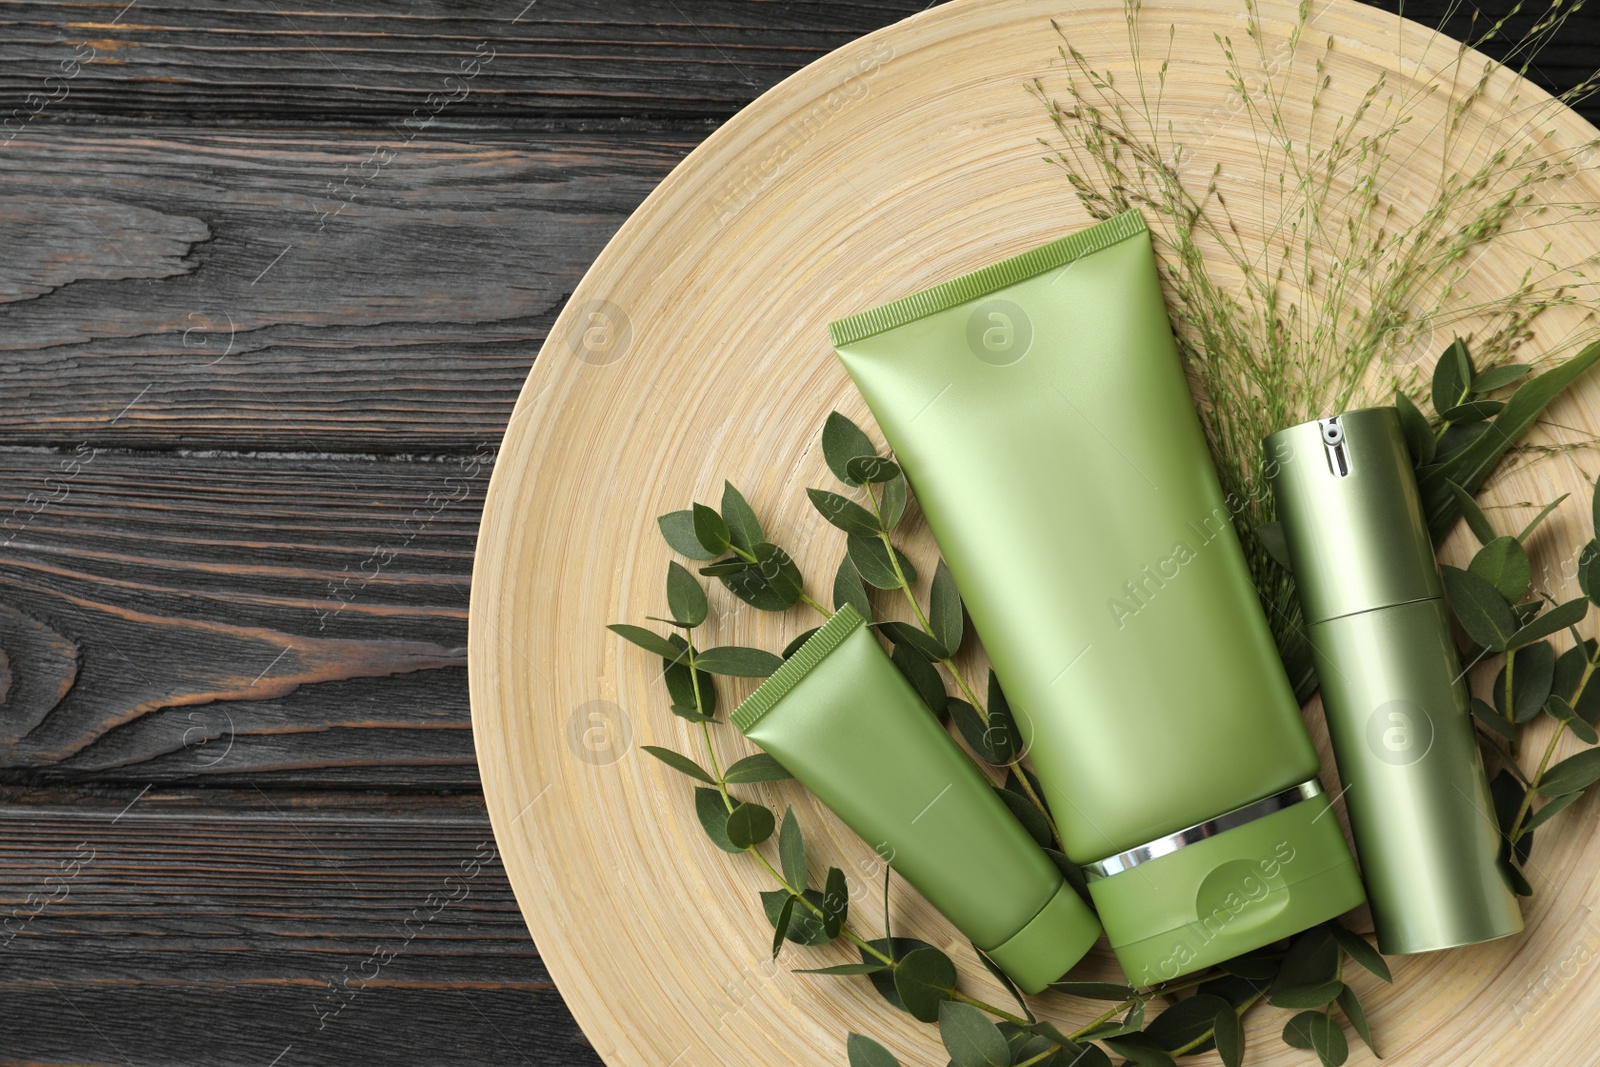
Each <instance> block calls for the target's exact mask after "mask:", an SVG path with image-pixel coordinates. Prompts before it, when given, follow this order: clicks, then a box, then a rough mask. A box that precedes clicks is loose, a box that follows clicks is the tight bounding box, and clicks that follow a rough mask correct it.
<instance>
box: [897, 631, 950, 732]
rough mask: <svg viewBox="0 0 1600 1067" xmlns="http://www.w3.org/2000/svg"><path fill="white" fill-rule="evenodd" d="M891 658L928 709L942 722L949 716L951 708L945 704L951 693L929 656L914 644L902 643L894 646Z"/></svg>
mask: <svg viewBox="0 0 1600 1067" xmlns="http://www.w3.org/2000/svg"><path fill="white" fill-rule="evenodd" d="M889 658H890V660H892V661H893V662H894V665H895V666H896V667H898V668H900V673H901V674H902V675H904V676H905V679H906V681H908V682H910V683H911V688H912V689H914V690H916V693H917V696H919V697H921V698H922V702H923V703H924V704H926V705H927V706H928V710H929V711H931V712H933V713H934V715H936V716H937V717H938V718H939V720H940V721H941V722H942V721H944V720H945V719H946V718H947V717H948V716H949V709H948V708H947V707H946V706H945V704H946V701H947V700H948V699H949V694H948V692H947V691H946V690H945V687H944V679H943V678H942V677H940V675H939V672H938V670H937V669H935V667H934V666H933V664H932V663H931V662H929V660H928V657H927V656H925V655H923V654H922V653H921V652H919V651H918V650H917V649H916V648H915V647H914V646H913V645H911V644H909V643H902V644H897V645H895V646H894V654H893V655H891V656H890V657H889Z"/></svg>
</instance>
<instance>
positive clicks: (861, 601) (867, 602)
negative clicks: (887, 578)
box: [833, 555, 872, 622]
mask: <svg viewBox="0 0 1600 1067" xmlns="http://www.w3.org/2000/svg"><path fill="white" fill-rule="evenodd" d="M846 604H849V605H850V606H851V607H853V608H855V609H856V611H857V612H858V613H859V614H860V616H861V617H862V618H863V619H866V620H867V621H868V622H870V621H872V598H871V597H869V596H867V587H866V584H865V583H863V582H862V581H861V575H860V574H859V573H858V572H857V571H856V565H855V564H854V563H852V562H850V557H849V556H848V555H847V556H845V557H844V558H843V559H841V560H840V561H839V569H838V570H837V571H836V572H835V573H834V576H833V608H834V610H835V611H837V610H839V609H840V608H842V607H844V606H845V605H846Z"/></svg>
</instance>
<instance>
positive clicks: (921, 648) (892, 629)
mask: <svg viewBox="0 0 1600 1067" xmlns="http://www.w3.org/2000/svg"><path fill="white" fill-rule="evenodd" d="M878 630H879V632H881V633H882V634H883V636H885V637H887V638H888V639H889V640H890V641H893V642H894V643H895V644H896V645H910V646H911V647H912V648H914V649H916V650H917V651H918V652H921V653H922V654H923V655H924V656H926V657H927V658H928V659H929V660H932V661H935V662H937V661H939V660H944V659H949V658H950V650H949V649H947V648H945V647H944V646H943V645H941V644H940V643H939V642H938V640H937V639H936V638H934V637H931V636H929V634H928V633H927V632H926V631H924V630H921V629H919V628H918V627H915V626H913V625H911V624H910V623H908V622H900V621H899V620H890V621H888V622H882V623H879V624H878Z"/></svg>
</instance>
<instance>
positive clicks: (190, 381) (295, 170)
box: [0, 128, 691, 453]
mask: <svg viewBox="0 0 1600 1067" xmlns="http://www.w3.org/2000/svg"><path fill="white" fill-rule="evenodd" d="M690 146H691V145H690V142H687V141H685V140H684V139H683V138H681V137H680V138H668V139H666V140H661V141H652V140H649V139H633V140H624V139H621V138H616V137H582V138H579V137H574V138H570V139H566V140H561V141H552V140H549V139H544V140H540V141H534V142H530V143H527V144H525V145H522V146H520V147H518V148H515V149H512V148H508V147H506V146H503V145H499V146H495V145H487V146H485V145H474V144H470V143H466V142H461V141H438V140H433V139H430V140H428V141H426V142H424V141H412V142H410V143H409V144H403V143H401V142H400V141H399V139H397V138H388V139H384V138H382V137H377V136H370V135H369V136H360V135H349V134H346V135H341V136H339V137H325V136H317V135H310V134H303V133H282V134H274V135H271V136H267V137H249V138H246V137H242V136H240V135H238V134H224V133H207V132H196V131H189V130H184V129H181V128H161V129H144V130H141V131H139V132H137V133H131V132H123V131H108V132H100V133H94V134H86V133H84V132H82V131H72V130H65V129H60V128H51V129H44V128H41V129H37V130H29V131H28V132H27V133H26V134H25V135H24V136H21V137H19V138H18V139H17V140H16V141H14V142H13V143H12V144H10V145H8V146H7V147H6V148H5V150H4V151H3V152H0V183H3V184H0V189H4V190H7V191H8V192H9V193H10V194H11V195H8V196H0V228H3V229H4V231H5V232H6V233H8V234H12V233H15V234H16V235H17V236H16V239H15V240H14V241H13V242H11V243H10V244H9V249H8V254H7V256H6V257H5V261H4V263H3V264H0V295H4V294H12V299H11V302H10V303H7V304H3V305H0V306H3V307H5V309H6V312H5V314H6V322H7V328H6V330H4V331H3V332H0V359H3V360H4V361H5V364H6V366H7V371H8V373H7V378H6V380H7V383H8V396H9V397H10V399H11V400H12V401H13V402H15V403H17V404H19V405H25V410H27V411H28V412H29V415H30V417H29V418H28V419H26V420H8V422H7V425H6V427H5V428H4V429H0V443H12V444H29V445H40V444H51V445H60V444H68V445H73V444H78V443H81V442H87V443H89V444H92V445H110V446H113V447H121V448H148V447H162V446H170V445H173V444H182V445H184V446H187V447H206V446H217V447H230V448H246V449H266V450H272V451H279V452H285V451H287V452H306V451H319V450H332V451H341V452H343V451H360V452H371V451H382V452H417V451H421V452H428V453H437V452H441V451H451V450H454V451H460V450H466V451H472V450H474V449H476V448H477V447H478V446H479V445H480V444H481V443H482V442H484V441H486V440H493V439H496V438H498V436H499V433H500V431H501V430H502V429H503V428H504V426H505V422H506V419H507V417H508V416H509V414H510V405H511V402H512V400H513V399H514V397H515V393H516V389H517V388H518V386H519V385H520V384H521V382H522V380H523V378H524V376H525V375H526V373H527V369H528V366H529V365H530V364H531V362H532V359H533V353H534V351H535V350H536V349H537V346H538V344H539V342H540V341H542V340H543V337H544V335H545V331H546V330H547V329H548V327H549V323H550V322H551V320H552V319H553V318H554V316H555V312H556V311H557V310H558V309H559V308H560V306H561V305H562V303H563V302H564V301H565V299H566V297H567V295H568V294H569V293H570V292H571V291H572V287H573V286H574V285H575V284H576V282H577V279H578V277H579V276H580V275H581V273H582V270H583V268H584V266H585V265H587V264H588V262H589V261H590V260H592V259H593V257H594V256H595V255H596V254H597V253H598V252H599V250H600V248H601V247H603V245H604V243H605V241H606V240H607V239H608V238H609V237H610V236H611V234H612V233H613V232H614V231H615V229H616V228H617V227H618V226H619V225H621V223H622V220H623V219H625V218H626V217H627V214H628V212H630V211H631V210H632V209H633V208H634V207H635V206H636V205H637V204H638V202H639V201H640V200H642V199H643V198H644V196H645V194H646V193H647V192H648V191H649V189H650V188H651V187H652V186H653V185H654V184H655V183H656V182H657V181H659V180H660V178H662V177H663V176H665V174H666V173H667V171H668V170H669V169H670V168H671V166H672V165H673V164H674V163H675V162H676V161H677V160H678V159H679V158H680V157H681V156H682V155H683V154H684V153H686V152H687V151H688V149H689V147H690ZM185 242H187V244H185ZM156 277H160V278H163V279H164V280H162V281H160V282H159V283H156V282H151V281H149V280H147V279H150V278H156ZM135 398H138V399H139V403H138V404H134V405H133V406H131V407H130V404H131V403H132V401H134V400H135Z"/></svg>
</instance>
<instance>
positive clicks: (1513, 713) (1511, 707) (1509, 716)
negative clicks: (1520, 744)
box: [1506, 649, 1517, 758]
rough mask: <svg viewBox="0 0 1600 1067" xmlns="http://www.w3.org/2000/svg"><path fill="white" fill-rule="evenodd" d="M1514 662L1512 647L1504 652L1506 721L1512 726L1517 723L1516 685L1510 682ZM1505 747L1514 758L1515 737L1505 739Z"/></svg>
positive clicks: (1514, 652)
mask: <svg viewBox="0 0 1600 1067" xmlns="http://www.w3.org/2000/svg"><path fill="white" fill-rule="evenodd" d="M1516 662H1517V650H1516V649H1512V650H1511V651H1510V652H1507V653H1506V722H1508V723H1510V724H1511V725H1512V726H1515V725H1516V724H1517V708H1516V700H1517V698H1516V692H1517V690H1516V687H1515V686H1514V685H1513V684H1512V682H1513V680H1514V678H1513V671H1514V669H1515V667H1516ZM1506 748H1507V749H1509V750H1510V752H1511V755H1512V757H1513V758H1514V757H1515V756H1516V754H1517V741H1516V738H1514V737H1513V738H1512V739H1511V740H1509V741H1507V742H1506Z"/></svg>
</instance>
